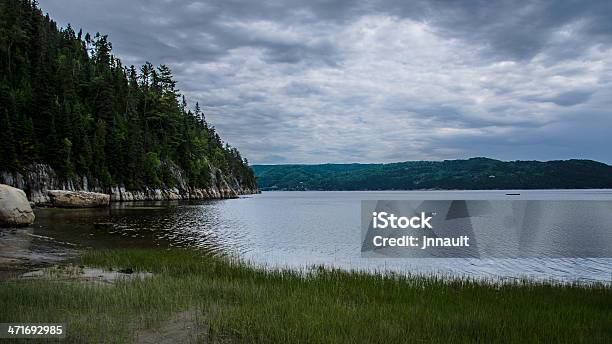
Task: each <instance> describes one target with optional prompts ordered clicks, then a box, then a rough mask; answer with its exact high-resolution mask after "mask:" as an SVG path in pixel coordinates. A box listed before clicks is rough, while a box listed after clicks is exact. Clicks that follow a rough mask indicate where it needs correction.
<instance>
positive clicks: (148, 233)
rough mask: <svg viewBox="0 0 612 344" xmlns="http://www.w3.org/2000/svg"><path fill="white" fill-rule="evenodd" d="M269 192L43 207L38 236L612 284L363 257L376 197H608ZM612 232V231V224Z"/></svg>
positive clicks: (607, 272) (517, 269) (494, 266)
mask: <svg viewBox="0 0 612 344" xmlns="http://www.w3.org/2000/svg"><path fill="white" fill-rule="evenodd" d="M506 193H507V191H426V192H422V191H421V192H419V191H416V192H265V193H263V194H260V195H253V196H247V197H243V198H240V199H233V200H218V201H200V202H184V201H181V202H178V201H175V202H146V203H130V204H113V207H112V208H110V209H85V210H73V209H39V210H37V211H36V216H37V218H36V223H35V226H34V233H33V234H34V235H39V236H43V237H50V238H53V239H54V240H55V241H58V242H70V243H75V244H77V245H78V246H80V247H97V248H108V247H112V248H116V247H199V248H203V249H206V250H208V251H211V252H217V253H222V254H231V255H235V256H238V257H241V258H243V259H246V260H249V261H252V262H254V263H257V264H260V265H265V266H288V267H295V268H304V267H309V266H311V265H318V264H325V265H333V266H338V267H343V268H348V269H368V270H393V271H401V272H411V273H436V274H443V275H450V276H458V275H467V276H472V277H485V278H515V277H524V276H527V277H531V278H535V279H557V280H587V281H593V280H598V281H610V278H611V276H612V259H609V258H598V259H483V260H478V259H465V258H445V259H364V258H361V257H360V245H361V242H360V201H361V200H366V199H370V200H377V199H489V200H491V199H508V197H514V198H513V199H551V200H565V199H590V200H612V192H611V191H606V190H587V191H577V190H553V191H520V193H521V195H519V196H507V195H506ZM608 225H610V224H608Z"/></svg>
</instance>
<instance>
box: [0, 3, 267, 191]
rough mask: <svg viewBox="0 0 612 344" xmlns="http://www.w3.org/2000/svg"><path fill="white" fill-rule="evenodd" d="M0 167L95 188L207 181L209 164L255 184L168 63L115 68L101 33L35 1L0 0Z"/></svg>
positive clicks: (194, 184) (118, 63)
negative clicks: (179, 177)
mask: <svg viewBox="0 0 612 344" xmlns="http://www.w3.org/2000/svg"><path fill="white" fill-rule="evenodd" d="M0 134H1V135H2V138H0V140H1V141H2V144H1V145H0V170H4V171H8V172H23V171H25V170H27V169H28V168H30V167H31V166H32V165H33V164H34V163H44V164H48V165H50V166H51V167H53V168H54V170H55V171H56V172H57V173H58V174H59V175H60V176H61V177H62V178H65V179H66V180H70V179H74V178H76V177H78V176H81V177H82V176H86V177H88V178H89V179H90V180H95V181H97V182H98V183H100V184H101V185H102V186H105V187H110V186H114V185H124V186H125V187H126V188H128V189H134V190H136V189H142V188H143V187H145V186H148V187H174V186H175V184H176V182H177V181H176V180H175V178H174V175H175V173H174V172H173V169H176V168H180V169H181V170H182V171H184V175H185V177H186V180H187V181H188V183H189V185H190V186H192V187H207V186H210V183H211V168H215V170H216V169H219V170H220V171H221V173H223V174H224V175H228V176H233V177H235V178H236V179H237V180H238V181H239V182H240V183H241V185H243V186H247V187H253V186H255V177H254V175H253V172H252V170H251V169H250V167H249V166H248V161H247V159H245V158H243V157H241V155H240V152H238V150H237V149H236V148H233V147H231V146H229V145H228V144H226V143H224V142H223V141H222V140H221V138H220V137H219V135H218V133H217V132H216V131H215V128H214V127H213V126H211V125H209V124H208V123H207V121H206V118H205V116H204V113H202V111H201V110H200V106H199V104H197V103H196V104H195V107H194V108H193V109H190V108H189V107H188V105H187V102H186V101H185V98H184V96H182V95H181V94H180V93H179V90H178V89H177V87H176V81H175V80H174V79H173V76H172V72H171V70H170V68H169V67H168V66H166V65H163V64H162V65H159V66H153V65H152V64H151V63H148V62H147V63H145V64H144V65H143V66H141V67H139V68H137V67H135V66H129V67H127V66H123V65H122V63H121V60H120V59H118V58H117V57H115V56H114V55H113V54H112V45H111V42H109V41H108V38H107V36H106V35H101V34H99V33H96V34H95V35H90V34H89V33H83V32H82V31H81V30H79V31H78V32H76V31H75V30H74V29H73V28H72V27H71V26H70V25H68V26H67V27H66V28H58V26H57V24H56V23H55V22H54V21H53V20H52V19H50V18H49V15H48V14H47V15H43V13H42V11H41V9H40V8H39V7H38V3H37V2H36V1H30V0H3V1H2V2H0Z"/></svg>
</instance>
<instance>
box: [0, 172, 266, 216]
mask: <svg viewBox="0 0 612 344" xmlns="http://www.w3.org/2000/svg"><path fill="white" fill-rule="evenodd" d="M169 169H170V170H171V171H172V174H173V177H174V179H175V180H176V186H175V187H173V188H161V189H152V188H144V189H142V190H126V188H125V187H123V186H115V187H112V188H110V189H109V188H104V187H102V186H101V184H100V183H99V182H98V181H97V180H89V179H88V178H86V177H81V176H77V177H76V178H75V179H74V180H69V181H66V180H63V179H62V178H60V177H59V176H58V175H57V174H56V173H55V171H54V170H53V169H52V168H51V167H49V166H48V165H43V164H34V165H31V166H30V167H29V168H28V169H27V170H26V171H25V172H23V173H6V172H1V171H0V182H4V183H6V184H9V185H12V186H15V187H17V188H20V189H23V190H24V191H25V192H26V194H27V196H28V198H29V199H30V201H31V202H32V203H34V204H36V205H43V206H46V205H55V204H54V202H53V200H52V199H51V196H50V194H49V192H48V191H87V192H95V193H102V194H106V195H109V196H110V201H111V202H126V201H163V200H187V199H220V198H236V197H238V196H239V195H247V194H255V193H259V192H260V191H259V190H258V189H257V188H256V187H254V188H250V187H245V186H244V185H243V184H241V183H240V182H239V181H238V180H236V179H235V178H233V177H231V176H224V175H222V174H221V172H220V171H219V170H218V169H215V168H212V167H211V183H210V184H211V186H210V187H207V188H192V187H190V186H189V185H187V182H186V178H185V176H184V173H183V171H182V170H181V169H180V168H178V167H177V166H169Z"/></svg>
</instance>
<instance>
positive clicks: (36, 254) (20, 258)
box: [0, 227, 79, 279]
mask: <svg viewBox="0 0 612 344" xmlns="http://www.w3.org/2000/svg"><path fill="white" fill-rule="evenodd" d="M78 253H79V250H78V248H77V246H76V245H75V244H72V243H68V242H62V241H58V240H56V239H54V238H51V237H46V236H43V235H37V234H34V228H32V227H27V228H2V229H0V279H5V278H8V277H14V276H15V275H19V274H21V273H23V272H25V271H31V270H35V269H40V268H45V267H49V266H52V265H54V264H58V263H60V262H62V261H64V260H66V259H69V258H73V257H75V256H76V255H77V254H78Z"/></svg>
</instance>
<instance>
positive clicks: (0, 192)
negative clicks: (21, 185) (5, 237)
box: [0, 184, 34, 227]
mask: <svg viewBox="0 0 612 344" xmlns="http://www.w3.org/2000/svg"><path fill="white" fill-rule="evenodd" d="M33 222H34V212H32V208H31V207H30V203H29V202H28V198H27V197H26V194H25V192H23V190H20V189H17V188H14V187H12V186H8V185H4V184H0V226H6V227H8V226H28V225H31V224H32V223H33Z"/></svg>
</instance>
